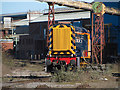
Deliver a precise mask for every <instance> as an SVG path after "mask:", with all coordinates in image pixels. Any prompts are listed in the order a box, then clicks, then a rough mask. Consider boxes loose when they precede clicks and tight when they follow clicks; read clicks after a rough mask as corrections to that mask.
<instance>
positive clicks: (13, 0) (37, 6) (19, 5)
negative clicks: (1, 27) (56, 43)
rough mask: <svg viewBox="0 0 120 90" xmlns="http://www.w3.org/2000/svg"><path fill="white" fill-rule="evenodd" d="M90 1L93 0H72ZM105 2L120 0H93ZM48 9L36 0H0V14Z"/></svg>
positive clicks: (46, 5) (45, 4)
mask: <svg viewBox="0 0 120 90" xmlns="http://www.w3.org/2000/svg"><path fill="white" fill-rule="evenodd" d="M73 1H85V2H92V1H94V0H73ZM95 1H105V2H115V1H117V2H118V1H120V0H95ZM63 7H64V6H58V5H55V8H63ZM44 9H48V4H47V3H44V2H39V1H36V0H0V14H9V13H21V12H28V11H29V10H31V11H42V10H44Z"/></svg>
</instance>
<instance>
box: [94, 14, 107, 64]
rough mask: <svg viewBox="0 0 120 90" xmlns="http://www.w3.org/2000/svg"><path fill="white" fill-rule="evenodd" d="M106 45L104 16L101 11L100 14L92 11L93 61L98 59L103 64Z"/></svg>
mask: <svg viewBox="0 0 120 90" xmlns="http://www.w3.org/2000/svg"><path fill="white" fill-rule="evenodd" d="M94 17H95V18H94ZM94 19H95V20H94ZM94 26H95V27H94ZM104 46H105V36H104V17H103V15H102V14H101V13H99V14H98V13H97V14H96V13H92V61H93V62H94V60H96V62H97V64H102V61H103V49H104Z"/></svg>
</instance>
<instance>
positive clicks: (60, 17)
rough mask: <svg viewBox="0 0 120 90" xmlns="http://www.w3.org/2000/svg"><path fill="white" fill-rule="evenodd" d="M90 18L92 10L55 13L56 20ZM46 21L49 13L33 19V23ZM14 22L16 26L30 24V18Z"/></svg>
mask: <svg viewBox="0 0 120 90" xmlns="http://www.w3.org/2000/svg"><path fill="white" fill-rule="evenodd" d="M88 18H90V11H85V12H72V13H59V14H55V21H62V20H78V19H88ZM46 21H48V15H41V16H39V17H37V18H36V19H34V20H31V23H34V22H46ZM13 24H14V25H15V26H23V25H29V20H28V19H24V20H21V21H18V22H14V23H13Z"/></svg>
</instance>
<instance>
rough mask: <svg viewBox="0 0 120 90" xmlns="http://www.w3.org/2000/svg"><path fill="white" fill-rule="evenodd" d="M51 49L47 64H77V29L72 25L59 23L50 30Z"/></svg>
mask: <svg viewBox="0 0 120 90" xmlns="http://www.w3.org/2000/svg"><path fill="white" fill-rule="evenodd" d="M48 47H49V51H48V55H47V59H46V65H47V66H50V65H61V64H64V65H74V66H75V65H76V52H75V50H76V46H75V29H74V28H73V26H71V25H67V24H57V25H53V26H51V27H50V30H49V46H48Z"/></svg>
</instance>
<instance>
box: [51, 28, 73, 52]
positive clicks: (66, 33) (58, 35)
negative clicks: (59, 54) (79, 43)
mask: <svg viewBox="0 0 120 90" xmlns="http://www.w3.org/2000/svg"><path fill="white" fill-rule="evenodd" d="M71 34H72V33H71V28H70V27H66V28H65V27H64V28H53V50H54V51H67V50H70V49H71Z"/></svg>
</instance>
